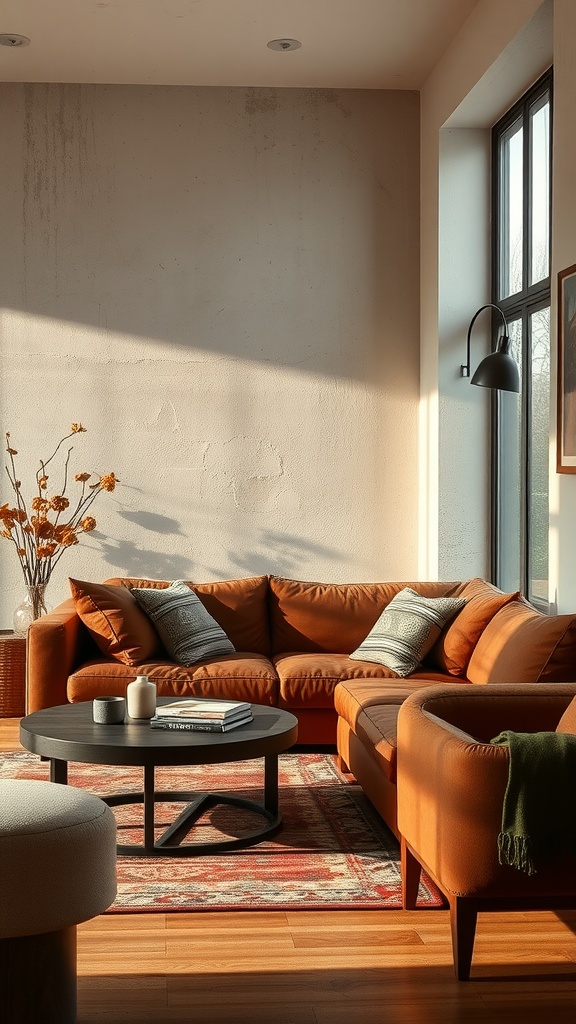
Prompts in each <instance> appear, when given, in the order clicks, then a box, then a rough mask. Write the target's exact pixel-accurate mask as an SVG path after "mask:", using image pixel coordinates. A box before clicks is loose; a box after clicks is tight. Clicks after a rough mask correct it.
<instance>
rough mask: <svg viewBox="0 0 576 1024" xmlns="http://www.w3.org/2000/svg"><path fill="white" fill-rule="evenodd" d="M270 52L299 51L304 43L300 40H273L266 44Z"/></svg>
mask: <svg viewBox="0 0 576 1024" xmlns="http://www.w3.org/2000/svg"><path fill="white" fill-rule="evenodd" d="M266 45H267V47H268V49H269V50H285V51H287V50H299V49H300V47H301V46H302V43H301V42H300V40H299V39H271V40H270V42H269V43H267V44H266Z"/></svg>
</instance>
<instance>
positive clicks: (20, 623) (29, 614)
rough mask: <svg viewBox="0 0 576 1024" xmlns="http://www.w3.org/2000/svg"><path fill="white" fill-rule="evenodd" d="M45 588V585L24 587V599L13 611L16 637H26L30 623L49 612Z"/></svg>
mask: <svg viewBox="0 0 576 1024" xmlns="http://www.w3.org/2000/svg"><path fill="white" fill-rule="evenodd" d="M46 587H47V584H46V583H38V584H36V585H34V586H32V585H27V586H26V597H25V598H24V600H23V601H22V604H19V605H18V607H17V608H16V610H15V611H14V616H13V620H12V621H13V625H14V633H15V635H16V636H26V634H27V632H28V627H29V626H30V623H31V622H34V620H35V619H39V618H40V616H41V615H46V614H47V613H48V611H49V610H50V609H49V607H48V605H47V604H46Z"/></svg>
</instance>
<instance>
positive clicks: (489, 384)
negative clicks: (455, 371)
mask: <svg viewBox="0 0 576 1024" xmlns="http://www.w3.org/2000/svg"><path fill="white" fill-rule="evenodd" d="M484 309H497V310H498V312H499V314H500V316H501V317H502V323H503V325H504V333H503V334H501V335H500V336H499V338H498V341H497V342H496V351H495V352H491V353H490V355H489V356H486V357H485V359H483V360H482V362H481V363H480V364H479V366H478V369H477V370H476V372H475V374H474V376H473V377H472V380H471V381H470V383H471V384H477V385H478V386H479V387H482V388H493V389H495V390H497V391H515V392H516V394H518V392H519V391H520V374H519V372H518V364H517V362H516V360H515V359H514V358H513V357H512V356H511V355H510V352H509V349H510V338H509V337H508V323H507V321H506V317H505V316H504V313H503V312H502V310H501V309H500V306H496V305H495V304H494V303H493V302H487V303H486V305H485V306H480V309H479V310H477V311H476V313H474V316H473V317H472V319H471V321H470V326H469V328H468V337H467V339H466V363H462V365H461V367H460V370H461V375H462V377H469V376H470V338H471V336H472V328H473V326H474V324H475V322H476V318H477V317H478V316H479V315H480V313H481V312H482V310H484Z"/></svg>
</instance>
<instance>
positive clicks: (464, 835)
mask: <svg viewBox="0 0 576 1024" xmlns="http://www.w3.org/2000/svg"><path fill="white" fill-rule="evenodd" d="M575 695H576V686H575V685H574V684H572V683H571V684H568V683H562V684H552V683H548V684H534V683H533V684H530V685H523V686H521V685H516V684H491V685H490V686H486V687H484V686H470V687H466V688H465V689H464V688H463V687H462V686H461V685H459V684H454V685H446V686H441V687H438V686H435V687H426V688H425V689H423V690H419V691H418V692H416V693H414V694H412V695H411V696H410V697H408V699H407V700H406V701H405V702H404V704H403V705H402V708H401V709H400V713H399V717H398V827H399V831H400V833H401V845H402V887H403V905H404V907H405V909H407V910H410V909H414V907H415V905H416V896H417V892H418V882H419V879H420V873H421V869H422V868H424V869H425V871H426V872H427V873H428V875H429V876H430V877H431V878H432V879H433V880H434V881H435V883H436V884H437V886H438V888H439V889H440V890H441V892H442V893H443V894H444V896H445V898H446V899H447V901H448V904H449V906H450V924H451V930H452V948H453V955H454V969H455V972H456V977H457V978H458V979H459V980H461V981H464V980H466V979H468V978H469V975H470V967H471V962H472V952H473V948H474V937H475V931H476V921H477V916H478V912H479V911H484V910H499V911H504V910H537V909H542V910H544V909H546V910H554V909H560V908H572V909H574V908H576V858H575V857H570V856H568V855H563V856H561V857H558V858H555V859H554V860H553V861H551V862H550V863H548V864H546V865H545V866H542V867H541V868H540V869H539V870H538V871H537V873H536V874H534V875H527V874H525V873H523V872H521V871H517V870H516V869H515V868H511V867H508V866H502V865H500V864H499V862H498V847H497V842H498V833H499V832H500V829H501V824H502V806H503V800H504V793H505V790H506V785H507V782H508V765H509V752H508V748H507V747H503V746H493V745H491V744H490V740H491V739H492V738H493V737H494V736H497V735H498V734H499V733H500V732H502V731H503V730H505V729H510V730H513V731H515V732H541V731H545V732H546V731H554V730H555V729H556V726H557V725H558V722H559V720H560V718H561V717H562V715H563V713H564V711H565V710H566V708H567V706H568V704H569V703H570V701H571V700H572V698H573V697H574V696H575Z"/></svg>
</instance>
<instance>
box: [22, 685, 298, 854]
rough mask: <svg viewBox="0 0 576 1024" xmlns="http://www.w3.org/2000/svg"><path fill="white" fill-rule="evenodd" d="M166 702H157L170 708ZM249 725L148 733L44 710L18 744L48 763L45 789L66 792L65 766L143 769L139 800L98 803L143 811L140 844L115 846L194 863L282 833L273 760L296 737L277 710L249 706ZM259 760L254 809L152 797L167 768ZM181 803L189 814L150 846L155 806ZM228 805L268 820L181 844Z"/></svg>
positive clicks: (248, 804) (246, 804)
mask: <svg viewBox="0 0 576 1024" xmlns="http://www.w3.org/2000/svg"><path fill="white" fill-rule="evenodd" d="M170 700H171V698H164V699H162V698H161V699H160V700H159V701H158V703H159V704H168V703H170ZM252 714H253V716H254V721H252V722H249V723H248V724H247V725H241V726H239V727H238V728H237V729H232V730H231V731H230V732H223V733H207V732H188V731H184V730H177V731H176V730H170V729H152V727H151V726H150V723H149V722H146V721H144V722H142V721H137V720H135V719H132V718H126V721H125V722H124V723H122V724H120V725H99V724H96V723H95V722H93V721H92V701H87V702H86V703H82V704H63V705H60V706H58V707H55V708H44V709H43V710H42V711H35V712H34V713H33V714H31V715H27V716H26V717H25V718H23V719H22V721H21V723H20V742H21V744H22V746H23V747H25V748H26V749H27V750H31V751H32V752H33V753H34V754H40V755H41V756H43V757H46V758H48V759H49V760H50V781H51V782H60V783H64V784H66V783H67V781H68V762H69V761H79V762H81V763H84V764H107V765H131V766H142V768H143V770H144V783H143V791H142V792H141V793H117V794H113V795H111V796H107V797H102V799H103V800H104V801H105V802H106V803H107V804H109V806H111V807H115V806H119V805H120V804H133V803H142V804H143V805H144V830H143V831H144V842H143V844H141V845H125V846H122V845H119V846H118V853H121V854H123V855H128V856H143V855H145V856H170V855H172V856H177V857H184V856H188V857H190V856H197V855H198V854H208V853H220V852H222V851H224V850H234V849H239V848H242V847H245V846H253V845H254V844H255V843H260V842H262V840H263V839H268V838H270V836H273V835H275V834H276V833H277V832H278V831H279V829H280V828H281V826H282V817H281V815H280V812H279V809H278V754H280V753H281V752H282V751H285V750H287V749H288V748H289V747H291V746H292V745H293V744H294V743H295V742H296V739H297V737H298V720H297V719H296V718H295V717H294V715H291V714H290V713H289V712H288V711H282V710H281V709H280V708H270V707H264V706H262V705H259V704H253V705H252ZM257 757H263V758H264V802H263V803H257V802H255V801H253V800H245V799H242V798H240V797H234V796H229V795H228V794H226V793H200V794H199V793H196V792H182V791H181V790H177V791H169V792H167V791H162V792H155V789H154V769H155V768H156V767H157V766H162V765H170V766H172V767H174V766H177V765H191V766H193V765H206V764H222V763H224V762H233V761H244V760H251V759H253V758H257ZM161 801H162V802H179V801H185V802H186V803H187V805H188V806H187V807H186V808H185V809H184V810H183V811H182V813H181V814H180V815H179V816H178V817H177V819H176V821H174V822H173V823H172V825H170V826H169V828H167V829H166V831H165V832H163V833H162V835H161V836H160V837H159V838H158V839H156V840H155V838H154V804H155V803H159V802H161ZM217 804H231V805H232V806H234V807H242V808H246V809H248V810H251V811H255V812H256V813H257V814H259V815H261V816H262V817H263V818H264V819H265V824H264V826H263V827H262V828H261V829H258V830H257V831H252V832H249V833H247V834H245V835H242V836H239V837H236V838H233V839H223V840H219V841H216V842H213V843H193V842H190V843H183V840H184V839H185V838H186V836H187V835H188V832H189V831H190V829H191V828H192V826H193V825H194V823H195V822H196V821H197V820H198V819H199V818H200V817H201V816H202V815H203V814H204V813H205V811H207V810H208V809H209V808H211V807H214V806H215V805H217Z"/></svg>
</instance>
